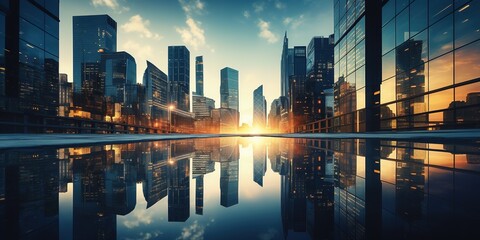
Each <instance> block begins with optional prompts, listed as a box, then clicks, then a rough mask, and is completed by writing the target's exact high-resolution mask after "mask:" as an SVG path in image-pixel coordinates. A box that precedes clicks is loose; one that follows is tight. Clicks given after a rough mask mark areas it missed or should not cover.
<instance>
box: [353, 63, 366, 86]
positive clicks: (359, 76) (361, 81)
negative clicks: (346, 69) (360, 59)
mask: <svg viewBox="0 0 480 240" xmlns="http://www.w3.org/2000/svg"><path fill="white" fill-rule="evenodd" d="M355 75H356V86H357V88H362V87H365V66H362V67H361V68H359V69H358V70H357V71H356V72H355Z"/></svg>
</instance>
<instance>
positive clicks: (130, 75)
mask: <svg viewBox="0 0 480 240" xmlns="http://www.w3.org/2000/svg"><path fill="white" fill-rule="evenodd" d="M100 78H101V80H100V81H101V82H103V83H104V84H105V98H106V100H107V102H113V103H121V104H124V103H125V95H126V92H125V90H126V86H127V85H135V84H136V83H137V64H136V62H135V59H134V58H133V57H132V55H130V54H128V53H127V52H114V53H104V54H102V55H101V64H100Z"/></svg>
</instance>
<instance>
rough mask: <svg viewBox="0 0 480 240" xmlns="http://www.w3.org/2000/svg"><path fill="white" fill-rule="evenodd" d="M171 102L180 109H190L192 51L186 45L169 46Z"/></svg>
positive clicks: (187, 110)
mask: <svg viewBox="0 0 480 240" xmlns="http://www.w3.org/2000/svg"><path fill="white" fill-rule="evenodd" d="M168 79H169V81H170V102H171V103H172V104H174V105H175V106H176V107H177V108H178V109H180V110H183V111H186V112H189V111H190V51H188V49H187V48H186V47H185V46H169V47H168Z"/></svg>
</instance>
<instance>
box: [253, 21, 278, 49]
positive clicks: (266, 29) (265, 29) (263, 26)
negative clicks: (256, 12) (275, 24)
mask: <svg viewBox="0 0 480 240" xmlns="http://www.w3.org/2000/svg"><path fill="white" fill-rule="evenodd" d="M257 26H258V28H259V29H260V33H259V34H258V36H260V37H261V38H263V39H265V40H267V42H269V43H275V42H277V41H278V38H277V36H275V34H274V33H272V31H270V23H269V22H266V21H263V20H262V19H259V20H258V24H257Z"/></svg>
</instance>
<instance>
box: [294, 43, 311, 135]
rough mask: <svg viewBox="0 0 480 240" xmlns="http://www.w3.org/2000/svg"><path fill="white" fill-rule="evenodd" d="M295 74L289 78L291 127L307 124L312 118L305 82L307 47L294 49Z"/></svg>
mask: <svg viewBox="0 0 480 240" xmlns="http://www.w3.org/2000/svg"><path fill="white" fill-rule="evenodd" d="M293 52H294V54H293V74H292V75H290V76H289V86H290V88H289V99H290V113H291V118H290V121H291V122H290V125H291V126H292V127H295V126H298V125H301V124H305V123H306V122H307V121H308V119H309V118H310V115H311V113H310V111H309V104H308V101H307V95H306V89H305V82H306V74H307V49H306V47H305V46H296V47H294V48H293Z"/></svg>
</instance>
